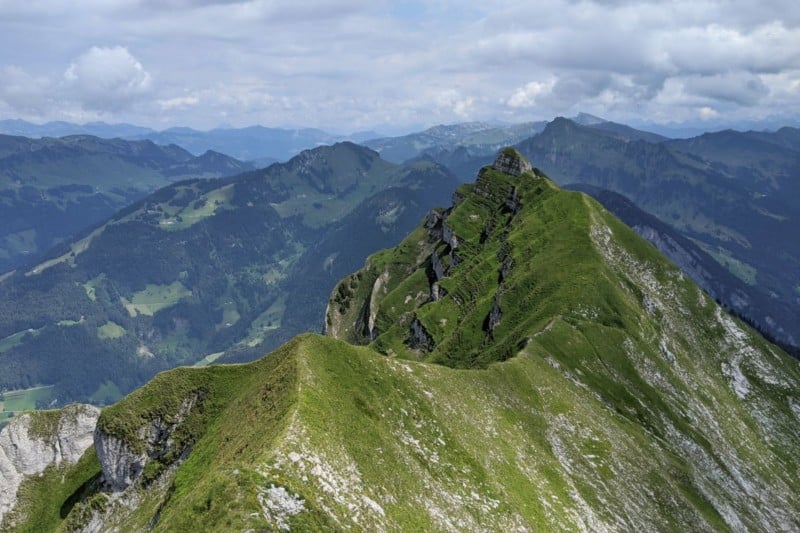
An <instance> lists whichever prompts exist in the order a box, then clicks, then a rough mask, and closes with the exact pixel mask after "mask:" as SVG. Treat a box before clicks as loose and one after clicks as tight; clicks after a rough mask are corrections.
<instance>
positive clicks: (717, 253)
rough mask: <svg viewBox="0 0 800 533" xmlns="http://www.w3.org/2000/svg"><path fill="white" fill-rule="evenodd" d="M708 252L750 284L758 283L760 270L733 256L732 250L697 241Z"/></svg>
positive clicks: (732, 272)
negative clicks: (757, 278)
mask: <svg viewBox="0 0 800 533" xmlns="http://www.w3.org/2000/svg"><path fill="white" fill-rule="evenodd" d="M697 243H698V244H699V245H700V246H701V247H702V248H703V250H705V252H706V253H708V254H709V255H710V256H711V257H713V258H714V260H715V261H716V262H717V263H719V264H720V265H722V266H723V267H725V268H726V269H727V270H728V271H729V272H730V273H731V274H733V275H734V276H736V277H737V278H739V279H740V280H742V281H744V282H745V283H747V284H748V285H751V286H753V285H756V283H757V281H756V277H757V275H758V270H756V269H755V267H752V266H750V265H748V264H747V263H745V262H744V261H740V260H738V259H736V258H735V257H733V255H732V254H731V252H730V250H728V249H727V248H723V247H721V246H716V247H713V246H708V245H707V244H704V243H702V242H699V241H698V242H697Z"/></svg>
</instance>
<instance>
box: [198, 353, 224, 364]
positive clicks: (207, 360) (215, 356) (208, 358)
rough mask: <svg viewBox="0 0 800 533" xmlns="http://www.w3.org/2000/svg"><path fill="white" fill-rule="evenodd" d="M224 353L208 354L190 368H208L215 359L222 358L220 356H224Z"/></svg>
mask: <svg viewBox="0 0 800 533" xmlns="http://www.w3.org/2000/svg"><path fill="white" fill-rule="evenodd" d="M224 353H225V352H216V353H210V354H208V355H207V356H205V357H203V358H202V359H200V360H199V361H198V362H196V363H195V364H194V365H192V366H196V367H201V366H208V365H210V364H211V363H213V362H214V361H216V360H217V359H219V358H220V357H222V354H224Z"/></svg>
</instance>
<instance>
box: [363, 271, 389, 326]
mask: <svg viewBox="0 0 800 533" xmlns="http://www.w3.org/2000/svg"><path fill="white" fill-rule="evenodd" d="M388 282H389V271H388V270H384V271H383V273H381V275H380V276H378V279H376V280H375V284H374V285H373V286H372V292H371V293H370V297H369V319H368V321H367V328H368V329H367V333H368V334H369V340H371V341H374V340H375V339H376V338H377V337H378V330H377V328H376V327H375V319H376V318H377V316H378V306H379V304H380V301H381V296H382V295H383V294H386V284H387V283H388Z"/></svg>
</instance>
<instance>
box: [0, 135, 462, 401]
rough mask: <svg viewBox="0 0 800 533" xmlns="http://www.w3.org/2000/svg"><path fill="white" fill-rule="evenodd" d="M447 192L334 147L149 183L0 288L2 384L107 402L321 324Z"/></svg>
mask: <svg viewBox="0 0 800 533" xmlns="http://www.w3.org/2000/svg"><path fill="white" fill-rule="evenodd" d="M454 183H455V182H454V180H453V178H452V177H451V176H450V175H449V174H448V173H447V172H446V171H445V170H444V169H443V168H442V167H439V166H437V165H435V164H432V163H430V162H420V163H417V164H415V165H409V166H399V165H394V164H392V163H388V162H386V161H383V160H382V159H380V158H379V157H378V155H377V154H376V153H375V152H373V151H371V150H369V149H366V148H363V147H360V146H357V145H354V144H351V143H344V144H338V145H334V146H332V147H321V148H317V149H315V150H310V151H307V152H304V153H303V154H301V155H300V156H298V157H296V158H294V159H292V160H291V161H289V162H288V163H286V164H280V165H273V166H271V167H269V168H268V169H264V170H260V171H254V172H251V173H246V174H243V175H239V176H236V177H234V178H228V179H222V180H188V181H181V182H179V183H176V184H174V185H171V186H168V187H166V188H163V189H160V190H159V191H157V192H155V193H154V194H152V195H150V196H148V197H146V198H145V199H143V200H141V201H139V202H138V203H136V204H134V205H132V206H130V207H128V208H126V209H124V210H122V211H120V212H118V213H117V214H116V215H115V216H114V217H113V218H112V219H111V220H110V221H108V222H107V223H106V224H103V225H101V226H98V227H97V228H95V229H94V230H92V231H90V232H86V233H85V234H84V235H82V236H80V238H79V239H77V240H76V241H73V242H71V243H69V245H64V246H62V247H61V248H59V249H56V250H54V251H52V252H51V254H50V255H49V256H47V257H46V258H45V260H44V261H42V262H41V263H39V264H36V265H32V266H31V267H29V268H28V269H25V270H24V271H23V270H20V271H19V272H17V273H16V274H14V275H13V276H11V277H7V278H6V279H3V280H1V281H0V367H2V368H3V372H0V389H7V390H8V389H24V388H28V387H33V386H36V385H52V386H54V388H53V389H52V390H51V394H50V399H48V400H47V401H48V402H49V401H50V400H51V399H55V400H56V401H57V402H67V401H75V400H82V401H91V402H95V403H100V404H103V403H109V402H112V401H115V400H116V399H118V398H119V397H120V394H121V393H126V392H129V391H130V390H132V389H133V388H135V387H137V386H139V385H141V384H142V383H144V382H145V381H147V379H149V378H150V377H152V375H154V374H155V373H156V372H158V371H161V370H165V369H168V368H172V367H175V366H177V365H180V364H192V363H197V362H201V363H208V362H210V361H213V360H219V361H225V360H228V361H246V360H252V359H255V358H256V357H259V356H261V355H263V354H264V353H265V352H267V351H269V350H271V349H273V348H275V347H277V346H279V345H280V344H281V343H282V342H284V341H285V340H288V339H289V338H291V337H292V336H294V335H295V334H297V333H299V332H302V331H320V330H321V329H322V319H321V317H322V314H323V312H324V309H325V303H326V295H327V294H328V293H329V292H330V290H331V289H332V287H333V286H334V285H335V284H336V282H337V281H338V280H339V279H340V278H341V277H342V276H343V275H345V274H346V273H347V272H350V271H352V270H353V269H354V268H356V267H357V266H358V265H359V264H360V263H361V262H363V260H364V259H365V258H366V256H367V255H368V254H369V253H372V252H373V251H374V250H377V249H380V248H381V247H383V246H387V245H391V244H394V243H396V242H398V241H399V240H400V239H401V238H402V237H403V236H404V235H405V234H406V233H407V231H408V230H409V229H410V228H412V227H414V226H415V225H416V224H417V223H418V221H419V220H420V219H421V218H422V216H423V215H424V213H425V212H426V211H427V210H428V209H430V207H431V206H432V205H435V203H436V202H442V201H445V200H446V198H448V197H449V194H450V191H451V190H452V188H453V186H454ZM371 227H375V228H376V230H375V231H372V232H370V231H369V228H371ZM365 228H366V230H365ZM359 232H360V235H361V237H360V238H358V239H354V238H353V236H354V235H357V234H359Z"/></svg>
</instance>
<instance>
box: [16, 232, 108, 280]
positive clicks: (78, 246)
mask: <svg viewBox="0 0 800 533" xmlns="http://www.w3.org/2000/svg"><path fill="white" fill-rule="evenodd" d="M104 230H105V226H100V227H99V228H97V229H96V230H94V231H93V232H91V233H90V234H89V235H87V236H86V237H84V238H83V239H81V240H79V241H77V242H74V243H72V244H70V251H69V252H67V253H65V254H64V255H61V256H58V257H56V258H55V259H50V260H49V261H45V262H44V263H39V264H38V265H36V266H35V267H34V268H33V269H32V270H30V271H28V272H26V273H25V275H26V276H32V275H34V274H41V273H42V272H43V271H45V270H47V269H48V268H50V267H52V266H55V265H57V264H59V263H63V262H65V261H66V262H67V263H69V264H70V266H75V256H76V255H78V254H81V253H83V252H85V251H86V250H87V249H88V248H89V245H90V244H91V243H92V239H94V238H95V237H97V236H98V235H100V234H101V233H103V231H104Z"/></svg>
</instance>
